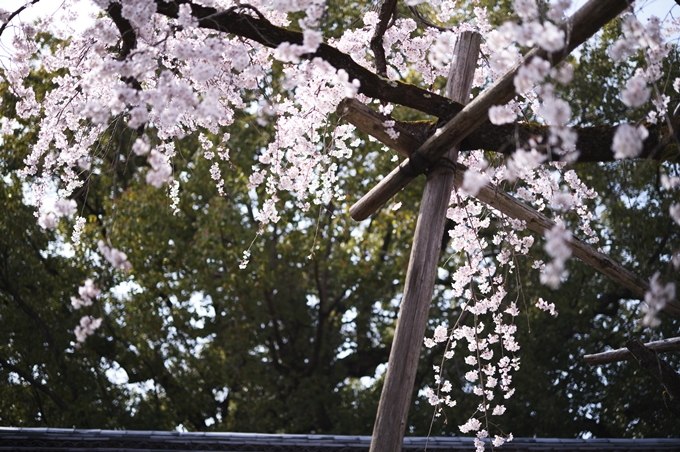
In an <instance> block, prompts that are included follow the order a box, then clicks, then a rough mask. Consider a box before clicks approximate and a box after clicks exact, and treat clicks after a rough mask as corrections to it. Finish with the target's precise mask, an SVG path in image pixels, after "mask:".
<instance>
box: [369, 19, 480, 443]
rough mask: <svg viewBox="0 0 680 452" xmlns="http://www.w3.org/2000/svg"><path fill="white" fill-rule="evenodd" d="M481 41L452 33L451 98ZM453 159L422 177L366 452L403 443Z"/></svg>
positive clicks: (452, 153)
mask: <svg viewBox="0 0 680 452" xmlns="http://www.w3.org/2000/svg"><path fill="white" fill-rule="evenodd" d="M480 42H481V35H479V34H478V33H474V32H464V33H460V34H459V35H458V36H456V41H455V43H454V54H453V64H452V65H451V72H450V74H449V81H448V84H447V96H448V97H450V98H451V99H453V100H455V101H458V102H461V103H465V101H466V100H467V99H469V97H470V90H471V88H472V80H473V77H474V72H475V66H476V65H477V59H478V57H479V45H480ZM380 127H382V125H380ZM383 128H384V127H383ZM457 159H458V150H457V149H456V148H455V147H454V148H449V149H448V152H447V153H445V154H444V155H443V156H442V158H441V160H440V161H439V163H438V165H437V167H436V168H434V169H433V170H432V171H431V172H430V173H429V174H428V176H427V181H426V183H425V191H424V193H423V200H422V202H421V204H420V213H419V215H418V222H417V224H416V231H415V236H414V238H413V247H412V248H411V258H410V260H409V264H408V270H407V272H406V282H405V287H404V295H403V297H402V300H401V307H400V310H399V320H398V321H397V328H396V330H395V333H394V340H393V342H392V351H391V353H390V359H389V362H388V363H387V373H386V375H385V384H384V386H383V390H382V394H381V395H380V403H379V405H378V413H377V415H376V420H375V425H374V427H373V438H372V440H371V449H370V452H397V451H400V450H401V447H402V442H403V440H404V431H405V429H406V422H407V418H408V411H409V406H410V405H411V395H412V394H413V385H414V384H415V379H416V371H417V369H418V361H419V360H420V350H421V348H422V346H423V337H424V336H425V328H426V326H427V318H428V314H429V310H430V301H431V300H432V292H433V290H434V281H435V276H436V274H437V268H438V266H439V262H438V260H439V253H440V250H441V237H442V234H443V233H444V224H445V221H446V211H447V208H448V205H449V199H450V196H451V190H452V189H453V179H454V175H455V169H454V167H455V162H456V160H457Z"/></svg>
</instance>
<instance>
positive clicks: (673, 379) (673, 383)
mask: <svg viewBox="0 0 680 452" xmlns="http://www.w3.org/2000/svg"><path fill="white" fill-rule="evenodd" d="M626 348H627V349H628V350H629V351H630V353H631V354H632V355H633V356H634V357H635V359H637V361H638V363H640V367H642V368H643V369H645V370H646V371H647V372H648V373H650V374H652V375H654V376H655V377H656V378H657V379H658V380H659V381H660V382H661V384H662V385H663V387H664V389H665V391H664V392H663V401H664V403H665V404H666V408H668V410H669V411H670V412H671V413H673V414H674V415H676V416H677V417H679V418H680V374H678V373H677V372H676V371H675V369H674V368H673V366H671V365H670V364H668V363H667V362H666V361H664V360H663V359H661V358H660V357H659V355H657V354H656V353H654V352H653V351H652V350H649V349H648V348H647V347H645V346H644V345H643V344H642V342H640V340H639V339H636V338H633V339H630V340H628V342H626Z"/></svg>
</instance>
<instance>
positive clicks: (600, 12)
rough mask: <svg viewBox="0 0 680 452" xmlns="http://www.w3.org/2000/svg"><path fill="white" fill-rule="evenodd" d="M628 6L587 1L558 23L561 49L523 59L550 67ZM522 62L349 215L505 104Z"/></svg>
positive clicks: (370, 206)
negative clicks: (563, 40) (538, 59)
mask: <svg viewBox="0 0 680 452" xmlns="http://www.w3.org/2000/svg"><path fill="white" fill-rule="evenodd" d="M628 6H629V2H628V0H590V1H589V2H588V3H587V4H585V5H584V6H583V7H582V8H581V9H579V10H578V11H577V12H576V13H575V14H574V15H573V16H572V17H570V18H569V19H568V20H567V21H565V22H564V23H563V24H562V25H560V29H561V30H562V31H564V33H565V35H566V37H567V45H566V48H565V49H564V50H563V51H561V52H555V53H549V52H547V51H545V50H542V49H540V48H534V49H532V50H531V51H530V52H529V53H528V54H527V55H526V56H525V58H524V62H529V61H531V59H532V58H534V57H536V56H539V57H541V58H543V59H544V60H547V61H549V62H550V63H551V64H552V65H553V66H554V65H556V64H558V63H559V62H561V61H562V60H564V58H565V57H566V56H567V55H568V54H569V53H570V52H571V51H572V50H574V49H575V48H576V47H577V46H579V45H581V44H582V43H583V42H585V41H586V40H587V39H588V38H590V37H591V36H592V35H594V34H595V33H596V32H597V31H598V30H599V29H600V28H602V27H603V26H604V25H605V24H607V23H608V22H609V21H610V20H612V19H614V18H615V17H616V16H618V15H619V14H620V13H621V12H622V11H623V10H624V9H626V8H627V7H628ZM524 62H522V63H519V64H517V65H516V66H515V67H513V68H512V69H510V70H509V71H508V72H507V73H506V74H505V75H504V76H503V77H501V78H500V79H499V80H497V81H496V82H495V83H494V84H493V85H491V86H490V87H489V88H487V89H486V90H485V91H484V92H483V93H482V94H480V95H479V96H477V98H475V99H474V100H473V101H472V102H470V103H469V104H468V105H467V106H466V107H465V108H463V110H462V111H461V112H460V113H458V114H457V115H456V116H454V117H453V119H451V120H450V121H449V122H448V123H447V124H446V125H445V126H444V127H442V128H440V129H438V130H437V131H436V133H435V134H434V135H433V136H432V137H430V138H429V139H428V140H427V141H426V142H425V143H423V145H422V146H420V148H419V149H418V150H417V151H416V154H415V155H417V158H414V155H412V156H411V158H409V159H407V160H405V161H404V162H402V163H401V164H400V165H399V166H398V167H397V168H395V169H394V170H393V171H392V172H391V173H390V174H388V175H387V176H386V177H385V178H383V179H382V180H381V181H380V182H379V183H378V184H377V185H376V186H375V187H373V189H371V191H369V192H368V193H367V194H366V195H364V197H363V198H361V199H360V200H359V201H357V203H356V204H354V205H353V206H352V207H351V208H350V215H351V216H352V218H354V219H355V220H357V221H361V220H364V219H366V218H368V217H369V216H370V215H371V214H373V213H374V212H375V211H376V210H378V209H379V208H380V207H381V206H382V205H383V204H385V203H386V202H387V201H388V200H389V199H390V198H392V197H393V196H394V195H396V194H397V193H398V192H399V190H401V189H402V188H404V187H405V186H406V185H407V184H408V183H409V182H411V181H412V180H413V179H415V177H416V176H417V175H418V174H419V173H422V172H423V171H425V170H426V169H427V168H428V167H429V166H430V165H431V164H432V163H434V162H436V161H437V160H438V159H439V158H440V157H441V156H443V155H444V154H445V153H446V152H447V151H448V150H449V149H451V148H452V147H453V146H455V145H457V144H458V143H460V142H461V141H462V140H463V139H464V138H465V137H466V136H467V135H468V134H470V133H471V132H472V131H473V130H475V129H476V128H477V127H479V126H480V125H481V124H482V123H483V122H484V121H486V120H487V118H488V111H489V108H490V107H492V106H493V105H502V104H505V103H507V102H508V101H509V100H511V99H512V98H513V97H515V86H514V84H513V80H514V78H515V75H516V74H517V71H518V70H519V68H520V67H521V66H522V65H523V64H524Z"/></svg>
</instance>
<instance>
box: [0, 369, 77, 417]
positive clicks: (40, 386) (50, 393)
mask: <svg viewBox="0 0 680 452" xmlns="http://www.w3.org/2000/svg"><path fill="white" fill-rule="evenodd" d="M0 366H2V367H4V368H5V369H7V370H8V371H10V372H14V373H15V374H17V375H19V376H20V377H21V378H23V379H24V380H26V381H27V382H29V383H30V384H31V385H32V386H33V387H34V388H37V389H39V390H40V391H42V392H44V393H45V394H47V396H49V398H51V399H52V400H53V401H54V403H56V404H57V406H58V407H59V409H61V410H62V411H66V410H68V405H67V404H66V402H64V401H63V400H62V399H61V398H60V397H59V396H58V395H56V394H55V393H54V392H53V391H52V390H51V389H50V388H48V387H47V386H45V385H44V384H42V383H40V382H39V381H37V380H36V379H35V378H33V377H32V376H31V374H29V373H28V372H26V371H25V370H23V369H20V368H19V367H17V366H15V365H14V364H10V363H9V362H7V361H6V360H4V359H3V358H0Z"/></svg>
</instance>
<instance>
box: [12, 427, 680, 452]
mask: <svg viewBox="0 0 680 452" xmlns="http://www.w3.org/2000/svg"><path fill="white" fill-rule="evenodd" d="M370 441H371V437H370V436H340V435H283V434H282V435H270V434H260V433H194V432H192V433H184V432H162V431H132V430H79V429H60V428H6V427H0V451H6V450H13V451H36V452H37V451H83V450H88V451H98V452H104V451H106V452H122V451H126V452H141V451H156V450H172V451H197V450H204V451H211V450H216V451H229V452H241V451H249V452H366V451H368V447H369V444H370ZM426 446H427V450H431V451H436V452H444V451H473V450H474V445H473V439H472V438H461V437H431V438H429V439H428V438H424V437H407V438H405V439H404V447H403V450H404V451H405V452H416V451H424V450H425V447H426ZM487 450H488V449H487ZM497 450H502V451H518V452H519V451H531V452H538V451H563V452H567V451H569V452H576V451H621V452H623V451H636V452H641V451H649V452H652V451H653V452H656V451H680V439H668V438H662V439H652V438H649V439H616V438H596V439H560V438H515V439H514V440H513V441H512V442H511V443H507V444H506V445H504V446H503V447H500V448H497Z"/></svg>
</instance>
